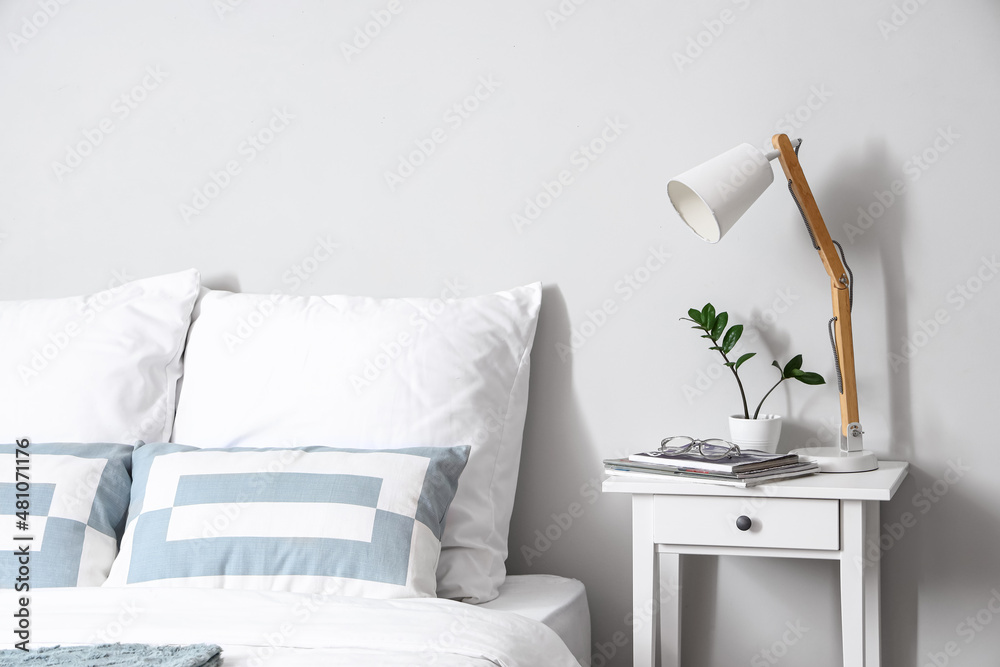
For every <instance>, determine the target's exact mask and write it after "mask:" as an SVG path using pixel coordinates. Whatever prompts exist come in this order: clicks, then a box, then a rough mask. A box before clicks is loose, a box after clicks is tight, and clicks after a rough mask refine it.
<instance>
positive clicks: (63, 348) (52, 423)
mask: <svg viewBox="0 0 1000 667" xmlns="http://www.w3.org/2000/svg"><path fill="white" fill-rule="evenodd" d="M199 285H200V278H199V276H198V272H197V271H195V270H194V269H190V270H187V271H182V272H180V273H173V274H170V275H166V276H159V277H156V278H146V279H144V280H136V281H133V282H129V283H124V284H122V285H119V286H117V287H114V288H111V289H108V290H105V291H103V292H97V293H95V294H91V295H88V296H78V297H70V298H65V299H34V300H31V301H2V302H0V341H2V344H0V369H3V372H2V373H0V405H2V406H3V411H2V413H0V414H2V416H0V442H14V441H15V440H17V439H18V438H28V439H30V440H31V441H32V442H119V443H128V444H131V443H132V442H134V441H135V440H166V439H168V438H169V437H170V428H171V422H172V420H173V416H174V400H175V395H176V390H177V380H178V378H179V377H180V374H181V352H182V351H183V349H184V339H185V337H186V336H187V331H188V326H189V325H190V322H191V310H192V308H193V307H194V302H195V298H196V297H197V296H198V289H199Z"/></svg>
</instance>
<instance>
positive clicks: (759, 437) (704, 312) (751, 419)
mask: <svg viewBox="0 0 1000 667" xmlns="http://www.w3.org/2000/svg"><path fill="white" fill-rule="evenodd" d="M681 319H682V320H688V321H689V322H693V323H694V326H693V327H691V328H692V329H698V330H699V331H701V332H702V334H701V337H702V338H707V339H708V340H710V341H711V342H712V344H711V345H710V346H709V349H710V350H716V351H717V352H718V353H719V354H721V355H722V358H723V360H724V362H725V366H726V367H727V368H728V369H729V370H730V371H732V373H733V377H734V378H736V384H737V386H739V388H740V398H741V399H742V400H743V414H742V415H740V414H735V415H731V416H730V417H729V434H730V438H731V439H732V441H733V442H734V443H736V444H737V445H739V446H740V447H746V448H748V449H763V450H764V451H769V452H773V451H775V450H776V449H777V446H778V438H779V437H780V435H781V417H779V416H778V415H772V414H763V415H762V414H760V409H761V407H762V406H763V405H764V401H766V400H767V397H768V396H770V395H771V392H773V391H774V390H775V389H777V388H778V385H780V384H781V383H782V382H784V381H785V380H791V379H795V380H798V381H799V382H801V383H803V384H810V385H816V384H825V382H826V380H824V379H823V376H822V375H820V374H819V373H810V372H808V371H804V370H802V355H801V354H797V355H795V356H794V357H792V359H791V361H789V362H788V363H787V364H785V365H784V367H782V366H781V364H779V363H778V362H777V360H775V361H772V362H771V365H772V366H774V367H775V368H777V369H778V375H779V376H780V377H779V378H778V381H777V382H775V383H774V386H773V387H771V388H770V389H768V391H767V393H766V394H764V398H762V399H760V403H758V404H757V409H756V410H754V412H753V416H751V415H750V409H749V407H748V405H747V395H746V391H744V389H743V380H741V379H740V372H739V371H740V366H742V365H743V364H744V363H745V362H746V361H747V360H749V359H750V358H751V357H753V356H755V355H756V354H757V353H756V352H746V353H745V354H741V355H740V356H739V358H737V359H736V361H732V360H731V359H730V358H729V356H728V355H729V353H730V352H732V351H733V348H735V347H736V343H737V342H739V340H740V336H742V335H743V325H742V324H734V325H732V326H731V327H729V328H728V329H726V327H727V326H728V324H729V314H728V313H726V312H725V311H723V312H721V313H716V312H715V306H713V305H712V304H711V303H706V304H705V307H704V308H702V309H701V310H697V309H695V308H692V309H690V310H689V311H688V317H682V318H681Z"/></svg>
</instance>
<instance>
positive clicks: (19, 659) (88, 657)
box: [0, 644, 222, 667]
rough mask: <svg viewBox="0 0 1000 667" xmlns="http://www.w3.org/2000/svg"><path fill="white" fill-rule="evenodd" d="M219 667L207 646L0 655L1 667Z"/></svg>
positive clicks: (214, 650) (218, 657) (218, 652)
mask: <svg viewBox="0 0 1000 667" xmlns="http://www.w3.org/2000/svg"><path fill="white" fill-rule="evenodd" d="M22 665H23V666H24V667H134V666H135V665H148V666H149V667H220V665H222V649H220V648H219V647H218V646H214V645H211V644H191V645H189V646H152V645H150V644H100V645H97V646H53V647H51V648H40V649H35V650H32V651H20V650H17V649H9V650H3V651H0V666H2V667H8V666H10V667H15V666H16V667H21V666H22Z"/></svg>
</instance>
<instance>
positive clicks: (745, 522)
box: [736, 516, 753, 532]
mask: <svg viewBox="0 0 1000 667" xmlns="http://www.w3.org/2000/svg"><path fill="white" fill-rule="evenodd" d="M752 525H753V521H751V520H750V517H748V516H741V517H740V518H738V519H736V527H737V528H739V529H740V530H742V531H744V532H745V531H748V530H750V526H752Z"/></svg>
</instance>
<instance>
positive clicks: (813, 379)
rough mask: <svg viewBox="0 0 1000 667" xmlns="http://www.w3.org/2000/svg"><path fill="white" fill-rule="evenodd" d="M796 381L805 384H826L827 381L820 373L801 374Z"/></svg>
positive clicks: (796, 377)
mask: <svg viewBox="0 0 1000 667" xmlns="http://www.w3.org/2000/svg"><path fill="white" fill-rule="evenodd" d="M795 379H796V380H798V381H799V382H802V383H803V384H826V380H824V379H823V376H822V375H820V374H819V373H801V374H799V375H796V376H795Z"/></svg>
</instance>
